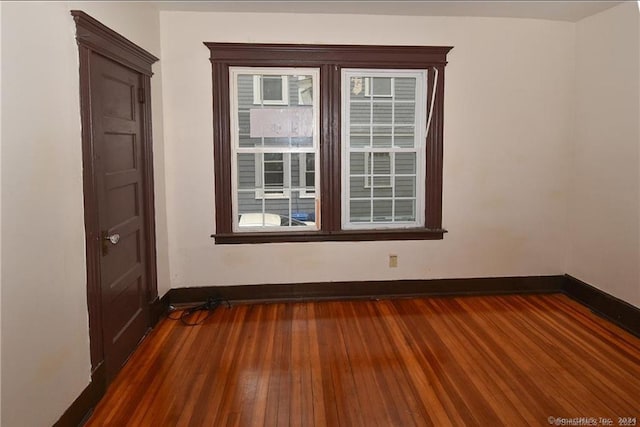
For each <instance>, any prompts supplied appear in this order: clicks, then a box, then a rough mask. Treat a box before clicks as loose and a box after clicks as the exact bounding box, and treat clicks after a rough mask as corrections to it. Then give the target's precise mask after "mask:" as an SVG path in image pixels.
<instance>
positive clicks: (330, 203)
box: [204, 42, 452, 244]
mask: <svg viewBox="0 0 640 427" xmlns="http://www.w3.org/2000/svg"><path fill="white" fill-rule="evenodd" d="M204 44H205V45H206V46H207V47H208V48H209V51H210V61H211V64H212V80H213V135H214V138H213V144H214V159H215V167H214V179H215V183H214V184H215V225H216V232H215V234H213V235H212V237H213V238H214V239H215V243H216V244H238V243H274V242H312V241H376V240H433V239H442V238H443V235H444V233H445V232H446V230H444V229H443V228H442V153H443V143H442V139H443V123H444V120H443V110H444V80H445V79H444V77H445V66H446V64H447V53H448V52H449V51H450V50H451V49H452V47H449V46H364V45H303V44H253V43H210V42H205V43H204ZM230 67H274V68H283V67H292V68H296V67H300V68H314V67H317V68H319V69H320V81H319V83H320V93H319V101H320V135H319V136H320V147H319V150H320V151H319V153H320V156H319V157H320V159H319V162H318V159H317V160H316V161H317V163H316V165H317V166H318V167H319V169H320V171H319V172H320V182H319V183H316V185H318V184H319V188H320V199H321V200H322V203H321V204H320V206H319V207H318V209H317V214H318V215H319V217H320V218H321V222H320V224H321V228H320V229H319V230H317V231H305V232H234V231H233V210H232V205H231V203H230V201H231V199H232V197H231V196H232V182H231V138H230V135H231V133H230V132H231V130H230V115H231V110H230V104H229V101H230V98H229V97H230V87H229V68H230ZM343 68H362V69H422V70H427V99H431V98H432V91H433V90H435V98H434V99H435V102H433V111H430V109H431V105H427V109H428V111H427V114H430V115H431V126H430V129H429V131H428V133H427V136H426V140H425V155H426V169H425V171H426V180H425V181H426V184H425V186H424V187H425V191H424V195H423V196H422V197H423V199H424V226H423V227H415V228H402V229H387V230H381V229H366V230H344V229H342V226H341V203H342V198H341V193H342V189H341V186H342V184H341V156H342V150H341V96H340V94H341V87H342V84H341V70H342V69H343ZM436 76H437V80H436Z"/></svg>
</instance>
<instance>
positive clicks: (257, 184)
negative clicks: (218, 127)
mask: <svg viewBox="0 0 640 427" xmlns="http://www.w3.org/2000/svg"><path fill="white" fill-rule="evenodd" d="M288 82H289V85H288V89H289V90H288V93H289V106H291V107H297V106H298V105H299V104H298V84H297V83H298V81H297V79H296V78H295V77H291V76H290V77H289V79H288ZM352 99H353V100H360V101H370V100H371V98H370V97H367V96H365V93H364V90H363V91H361V92H360V93H359V94H358V95H352ZM414 99H415V81H414V80H413V79H405V78H396V79H395V80H394V100H399V101H412V100H414ZM390 101H391V98H380V99H378V98H375V99H374V100H373V107H372V106H371V104H369V103H365V102H362V103H352V105H351V114H350V121H351V125H352V129H353V128H354V127H356V128H358V129H360V130H363V131H365V133H366V134H367V135H366V136H364V137H363V139H362V141H365V140H366V141H369V138H370V137H369V136H368V134H369V132H370V131H369V129H370V127H369V124H370V121H371V115H372V114H373V123H376V124H391V123H392V122H395V124H396V125H397V124H406V127H405V128H403V130H404V133H406V132H409V133H413V125H414V123H415V117H414V116H415V113H414V104H413V103H412V102H405V103H402V102H400V103H394V105H393V106H392V103H391V102H390ZM286 107H287V106H286V105H272V106H262V107H259V106H257V105H256V104H254V95H253V77H252V76H250V75H240V76H238V126H239V138H240V146H241V147H253V146H259V145H261V143H262V141H261V138H251V137H250V119H249V117H250V110H251V109H252V108H276V109H278V108H286ZM377 129H379V131H377V132H374V135H373V145H374V147H384V146H388V145H389V144H390V139H391V126H389V127H381V128H377ZM397 129H398V128H397V127H396V129H395V130H394V134H395V138H396V141H400V140H401V138H402V137H399V136H398V135H397V133H398V131H397ZM354 131H355V129H354ZM268 139H269V140H271V141H273V139H272V138H268ZM412 139H413V137H412V136H411V135H409V136H408V137H405V139H404V141H407V142H410V141H412ZM271 141H265V142H266V143H268V142H271ZM367 144H368V143H367ZM260 156H261V155H260V154H241V155H239V156H238V165H237V166H238V186H239V189H241V190H252V191H240V192H239V194H238V206H239V213H252V212H262V205H263V200H262V197H260V195H261V194H260V192H256V191H255V190H256V189H259V188H261V186H262V166H261V165H260V158H261V157H260ZM284 156H285V168H284V169H285V173H288V174H289V176H287V177H286V178H285V183H286V184H288V185H289V186H290V188H296V187H300V185H301V184H304V183H301V182H300V155H299V154H285V155H284ZM364 161H365V156H364V154H363V153H357V154H356V155H353V156H352V157H351V160H350V162H351V172H352V174H364V173H365V171H364V170H363V165H364ZM386 169H387V170H386V172H385V173H390V164H389V165H388V166H387V168H386ZM370 172H371V171H370V169H369V173H370ZM415 172H416V165H415V159H414V158H411V157H410V156H407V155H396V156H395V173H396V175H397V176H396V180H395V182H394V183H393V184H394V185H395V195H396V196H397V197H398V196H399V197H415V196H416V194H415V193H416V191H415V182H416V180H415ZM399 175H407V176H399ZM389 184H391V183H390V182H389ZM371 192H372V190H371V188H370V183H369V184H368V185H365V179H364V178H363V177H361V178H354V179H352V182H351V195H352V197H370V195H371ZM374 195H375V196H374V197H391V196H392V195H393V192H392V188H391V187H388V186H387V187H386V188H377V187H376V188H375V189H374ZM390 203H391V202H390V201H389V205H390ZM264 204H265V212H268V213H276V214H280V215H282V216H289V199H288V198H267V199H265V200H264ZM314 209H315V201H314V199H313V198H309V197H300V192H299V191H295V190H294V191H292V192H291V214H292V215H294V216H295V214H299V213H309V214H312V213H313V212H314ZM395 214H396V216H411V215H412V214H413V208H412V207H411V205H407V204H406V203H405V205H403V206H400V205H397V206H396V209H395ZM351 215H352V217H360V218H368V217H369V215H370V213H369V211H368V210H367V209H353V210H352V211H351Z"/></svg>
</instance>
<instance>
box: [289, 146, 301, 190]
mask: <svg viewBox="0 0 640 427" xmlns="http://www.w3.org/2000/svg"><path fill="white" fill-rule="evenodd" d="M302 156H304V154H291V157H290V159H291V168H290V169H291V170H290V179H289V183H290V184H291V188H300V187H304V178H303V177H302V175H303V173H304V165H303V164H302V163H301V162H300V160H301V157H302ZM303 160H304V159H303Z"/></svg>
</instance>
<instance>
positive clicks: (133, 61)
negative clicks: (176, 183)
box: [71, 10, 158, 373]
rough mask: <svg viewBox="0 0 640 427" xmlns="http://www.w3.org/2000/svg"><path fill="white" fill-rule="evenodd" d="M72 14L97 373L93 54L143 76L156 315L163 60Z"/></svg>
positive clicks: (150, 288) (149, 254)
mask: <svg viewBox="0 0 640 427" xmlns="http://www.w3.org/2000/svg"><path fill="white" fill-rule="evenodd" d="M71 15H72V16H73V20H74V21H75V23H76V41H77V43H78V52H79V56H80V116H81V122H82V166H83V191H84V222H85V243H86V256H87V305H88V309H89V346H90V350H91V372H92V373H94V372H95V371H96V370H98V369H99V368H100V367H101V365H102V363H103V362H104V346H103V332H102V328H103V324H102V323H103V322H102V308H101V307H102V304H101V287H100V250H101V249H100V246H101V245H100V244H101V241H100V226H99V223H98V201H97V197H96V190H95V182H96V180H95V178H96V177H95V171H94V167H93V155H94V148H93V137H92V129H91V93H90V71H91V54H92V53H98V54H100V55H102V56H104V57H107V58H109V59H111V60H113V61H115V62H117V63H119V64H121V65H123V66H125V67H127V68H130V69H133V70H134V71H137V72H139V73H141V74H142V88H143V96H144V98H145V99H144V102H143V105H142V140H141V142H142V156H143V165H142V167H143V180H144V183H143V193H144V195H143V210H144V215H143V220H144V223H145V236H146V237H145V250H146V259H147V271H146V273H147V278H148V280H147V303H148V304H149V313H150V314H152V313H153V312H154V310H153V308H154V303H155V301H156V300H157V298H158V286H157V269H156V240H155V206H154V193H153V188H154V182H153V141H152V135H151V98H150V87H151V76H152V75H153V72H152V71H151V66H152V64H153V63H154V62H156V61H158V58H156V57H155V56H154V55H152V54H151V53H149V52H147V51H146V50H144V49H142V48H141V47H139V46H137V45H136V44H134V43H133V42H131V41H130V40H128V39H126V38H125V37H123V36H121V35H120V34H118V33H116V32H115V31H113V30H112V29H110V28H108V27H106V26H105V25H103V24H102V23H100V22H99V21H97V20H96V19H94V18H93V17H91V16H89V15H87V14H86V13H84V12H82V11H80V10H72V11H71ZM150 317H151V319H150V322H152V321H153V317H154V316H153V315H151V316H150ZM149 326H151V324H150V325H149Z"/></svg>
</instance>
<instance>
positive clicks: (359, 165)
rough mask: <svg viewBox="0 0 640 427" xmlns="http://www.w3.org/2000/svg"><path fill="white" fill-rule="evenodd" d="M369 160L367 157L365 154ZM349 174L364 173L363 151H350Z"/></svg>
mask: <svg viewBox="0 0 640 427" xmlns="http://www.w3.org/2000/svg"><path fill="white" fill-rule="evenodd" d="M367 159H368V160H369V157H368V156H367ZM350 170H351V175H362V174H364V173H365V153H351V155H350Z"/></svg>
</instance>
